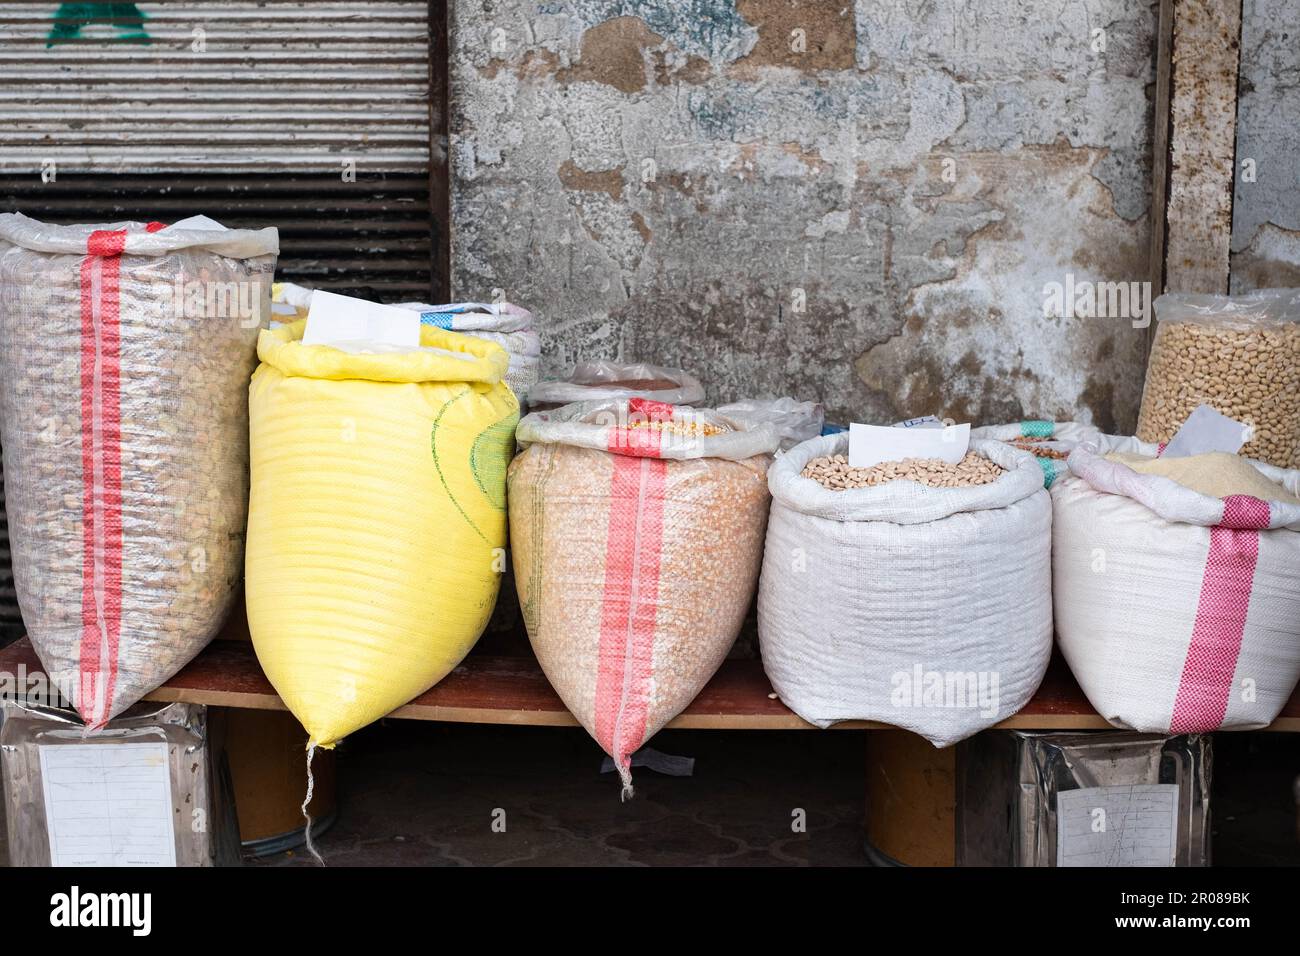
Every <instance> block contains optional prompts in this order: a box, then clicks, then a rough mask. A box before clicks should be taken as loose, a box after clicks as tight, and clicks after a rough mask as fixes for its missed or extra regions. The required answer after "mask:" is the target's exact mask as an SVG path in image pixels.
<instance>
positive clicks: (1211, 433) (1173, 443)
mask: <svg viewBox="0 0 1300 956" xmlns="http://www.w3.org/2000/svg"><path fill="white" fill-rule="evenodd" d="M1249 431H1250V429H1249V428H1248V427H1247V426H1246V425H1243V424H1242V423H1241V422H1239V421H1235V420H1234V419H1231V418H1229V417H1228V416H1227V415H1224V414H1222V413H1220V412H1219V411H1217V410H1216V409H1214V408H1213V407H1211V406H1209V405H1197V406H1196V408H1195V409H1194V410H1193V411H1192V413H1191V414H1190V415H1188V416H1187V421H1185V422H1183V427H1182V428H1180V429H1178V434H1177V435H1175V436H1174V437H1173V438H1172V439H1171V440H1170V442H1169V444H1168V445H1166V446H1165V450H1164V454H1162V455H1161V456H1160V457H1161V458H1190V457H1191V456H1192V455H1205V454H1208V453H1210V452H1214V451H1226V452H1227V453H1228V454H1229V455H1235V454H1237V452H1239V451H1241V446H1242V445H1244V444H1246V442H1247V441H1248V440H1249V438H1250V435H1249Z"/></svg>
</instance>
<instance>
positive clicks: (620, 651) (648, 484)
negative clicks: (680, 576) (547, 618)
mask: <svg viewBox="0 0 1300 956" xmlns="http://www.w3.org/2000/svg"><path fill="white" fill-rule="evenodd" d="M613 462H614V474H613V477H612V478H611V480H610V510H609V529H608V531H607V533H606V540H605V583H604V594H603V596H602V599H601V614H600V643H599V649H598V664H597V672H596V703H595V711H596V714H595V717H596V734H595V736H596V742H597V743H599V744H600V745H601V746H602V747H604V748H605V751H606V752H607V753H608V754H609V755H610V756H611V757H613V758H614V762H615V763H616V764H617V765H618V766H619V767H620V768H622V769H624V770H626V769H627V768H628V767H629V766H630V764H631V758H632V754H633V753H634V752H635V751H636V749H637V748H638V747H639V746H641V744H642V743H643V742H644V740H645V733H646V724H647V720H648V717H649V712H650V678H651V673H652V670H653V666H654V631H655V618H656V615H657V613H658V608H659V570H660V562H661V557H662V549H663V525H664V486H665V483H666V479H667V475H668V464H667V462H664V461H660V460H639V459H637V458H629V457H625V456H622V455H615V456H614V459H613Z"/></svg>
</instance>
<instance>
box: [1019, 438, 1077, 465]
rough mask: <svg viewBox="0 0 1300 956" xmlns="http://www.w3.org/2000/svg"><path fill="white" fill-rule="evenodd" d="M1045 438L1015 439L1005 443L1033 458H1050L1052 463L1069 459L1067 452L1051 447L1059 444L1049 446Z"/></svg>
mask: <svg viewBox="0 0 1300 956" xmlns="http://www.w3.org/2000/svg"><path fill="white" fill-rule="evenodd" d="M1049 441H1050V440H1049V439H1046V438H1017V439H1015V440H1014V441H1009V442H1007V444H1008V445H1010V446H1011V447H1012V448H1019V449H1020V450H1021V451H1027V452H1029V453H1030V454H1031V455H1033V456H1034V457H1035V458H1050V459H1052V460H1053V461H1065V459H1067V458H1069V457H1070V453H1069V452H1068V451H1065V450H1063V449H1062V448H1059V447H1052V444H1056V445H1059V444H1060V443H1059V442H1055V443H1052V444H1049Z"/></svg>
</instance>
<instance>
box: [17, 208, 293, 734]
mask: <svg viewBox="0 0 1300 956" xmlns="http://www.w3.org/2000/svg"><path fill="white" fill-rule="evenodd" d="M117 225H118V226H119V227H120V226H121V224H117ZM94 229H95V227H89V226H44V225H42V224H39V223H34V222H33V221H32V220H29V219H26V218H24V217H20V216H3V217H0V405H2V406H3V430H4V456H5V482H6V488H5V490H6V508H7V511H8V516H9V523H10V527H9V533H10V538H11V541H12V549H13V563H14V578H15V582H16V585H17V591H18V600H19V604H20V605H21V607H22V612H23V618H24V620H25V622H26V625H27V629H28V633H29V634H30V636H31V638H32V641H33V643H34V644H35V646H36V650H37V653H38V654H39V655H40V657H41V661H42V663H43V664H44V665H45V668H46V670H47V671H48V672H49V673H50V674H51V675H52V676H53V677H54V679H55V681H56V683H57V684H58V685H59V687H60V689H61V690H62V691H63V693H64V694H65V695H66V696H68V697H69V698H70V699H72V700H73V701H74V702H75V703H76V705H77V707H78V710H79V711H80V712H81V714H82V716H83V717H85V718H86V720H87V723H89V724H91V725H92V726H95V725H98V724H100V723H102V722H103V721H106V720H107V719H108V718H110V717H111V716H113V715H114V714H116V713H118V712H119V711H121V710H122V709H123V708H125V707H127V706H129V705H130V704H132V703H134V702H135V701H136V700H138V699H139V698H140V697H141V696H142V695H143V694H145V693H148V692H149V691H151V690H153V689H154V688H155V687H157V686H158V685H159V684H161V683H162V682H163V681H165V680H167V679H168V678H169V677H171V676H172V674H174V673H175V672H176V671H177V670H179V669H180V668H181V667H182V666H183V665H184V664H186V663H187V662H188V661H189V660H190V658H192V657H193V656H194V654H196V653H197V652H198V651H199V650H200V649H201V648H202V647H203V646H204V645H205V644H206V643H207V642H208V640H209V639H210V638H211V637H212V635H213V634H214V633H215V632H216V630H217V628H218V627H219V626H220V625H221V623H222V620H223V618H224V617H225V615H226V612H227V610H228V609H229V606H230V603H231V599H232V598H233V596H234V593H235V590H236V587H237V585H238V583H239V581H240V579H241V577H242V573H243V539H244V519H245V509H246V507H247V500H248V478H247V468H248V416H247V404H248V401H247V394H248V378H249V375H250V374H251V372H252V369H253V366H254V348H255V343H256V340H257V331H258V329H257V323H258V319H259V317H264V316H266V315H268V314H269V311H270V290H271V277H272V272H273V270H274V267H275V255H274V252H275V250H276V237H275V231H274V230H263V231H262V232H242V231H229V232H217V233H214V232H213V231H211V230H185V231H184V232H185V233H186V234H188V235H189V236H191V237H194V236H196V235H197V236H203V235H206V236H207V237H208V239H209V240H210V241H212V242H221V243H223V245H222V248H223V249H227V250H229V249H231V247H232V246H234V247H235V248H241V247H242V248H245V249H246V250H247V251H248V253H249V254H248V255H246V256H243V257H239V256H236V255H234V254H233V253H232V254H230V255H221V254H218V253H217V252H215V251H212V250H211V249H210V248H208V247H206V246H205V245H203V240H202V239H191V240H190V241H185V240H183V239H181V238H178V237H177V236H176V235H169V234H168V233H165V232H164V233H161V234H158V235H148V236H146V235H144V228H143V227H141V226H138V225H131V226H127V227H125V228H120V229H118V230H112V229H109V230H101V231H100V232H99V233H92V230H94ZM119 231H120V232H123V233H129V234H130V235H129V240H130V241H132V242H134V241H136V240H137V239H138V240H139V241H141V242H147V243H149V244H150V248H151V249H154V250H156V251H153V252H150V253H141V254H133V253H132V252H131V251H130V246H127V250H126V251H125V252H124V253H123V254H120V255H87V242H88V241H90V242H92V243H94V242H100V241H103V242H111V241H117V240H96V239H91V238H90V237H91V236H92V234H94V235H101V236H102V235H105V234H115V233H117V232H119ZM120 241H122V242H127V241H128V239H127V238H123V239H121V240H120ZM168 243H171V244H172V245H173V248H166V246H167V244H168ZM227 244H228V245H227ZM50 245H53V246H55V247H57V248H63V249H66V250H67V251H66V252H50V251H48V246H50ZM34 247H40V248H39V249H38V248H34ZM110 248H111V247H110ZM258 253H260V254H258ZM178 280H181V281H183V282H185V283H196V285H195V286H192V289H197V292H198V296H197V297H195V298H192V299H189V300H188V301H186V300H182V303H183V304H178V301H177V292H176V290H177V282H178ZM210 289H220V290H223V292H224V291H229V290H231V289H233V290H235V295H236V298H235V299H234V300H232V299H231V298H230V297H227V298H225V299H224V302H225V308H226V309H229V308H230V307H231V303H232V301H234V302H238V301H239V300H240V299H243V300H244V302H245V304H247V303H248V302H249V301H250V299H251V301H252V302H253V303H254V304H255V306H256V309H255V311H256V312H257V313H258V314H257V315H250V316H242V315H238V314H210V311H211V309H212V307H213V306H217V309H216V311H222V308H221V307H220V306H219V305H218V303H216V302H215V301H213V300H209V299H207V297H206V295H204V291H205V290H210ZM193 308H197V309H198V310H199V312H198V314H192V309H193Z"/></svg>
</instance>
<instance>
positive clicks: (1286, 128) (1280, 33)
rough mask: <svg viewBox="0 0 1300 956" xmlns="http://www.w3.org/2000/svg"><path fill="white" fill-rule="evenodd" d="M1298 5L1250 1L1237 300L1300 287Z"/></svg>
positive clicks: (1244, 26) (1244, 34)
mask: <svg viewBox="0 0 1300 956" xmlns="http://www.w3.org/2000/svg"><path fill="white" fill-rule="evenodd" d="M1297 156H1300V3H1297V0H1245V2H1244V4H1243V6H1242V11H1241V75H1240V77H1239V79H1238V91H1237V168H1236V189H1235V196H1234V200H1233V209H1232V257H1231V262H1232V274H1231V288H1232V291H1233V292H1246V291H1249V290H1250V289H1261V288H1268V287H1270V286H1275V287H1276V286H1285V287H1300V163H1297V159H1296V157H1297Z"/></svg>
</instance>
